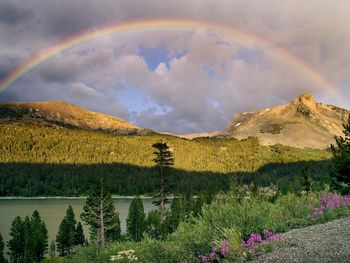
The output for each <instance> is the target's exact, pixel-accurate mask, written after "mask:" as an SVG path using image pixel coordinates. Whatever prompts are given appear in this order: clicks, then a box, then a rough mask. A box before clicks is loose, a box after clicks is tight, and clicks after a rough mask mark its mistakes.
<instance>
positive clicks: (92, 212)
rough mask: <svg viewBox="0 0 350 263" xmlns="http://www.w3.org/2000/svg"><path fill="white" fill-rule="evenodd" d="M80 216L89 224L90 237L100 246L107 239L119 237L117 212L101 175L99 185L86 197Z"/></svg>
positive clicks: (104, 243) (103, 244)
mask: <svg viewBox="0 0 350 263" xmlns="http://www.w3.org/2000/svg"><path fill="white" fill-rule="evenodd" d="M80 217H81V219H82V220H83V222H84V223H85V224H86V225H89V226H90V237H91V239H92V240H96V241H97V243H98V244H99V246H100V247H104V246H105V245H106V242H107V241H112V240H118V239H119V238H120V234H121V233H120V232H121V231H120V220H119V213H118V212H117V211H115V207H114V205H113V200H112V196H111V194H109V193H107V192H106V190H105V185H104V181H103V177H101V178H100V185H99V187H98V188H97V189H95V192H94V193H93V194H92V195H90V196H89V197H88V198H87V199H86V203H85V205H84V208H83V213H82V214H81V215H80Z"/></svg>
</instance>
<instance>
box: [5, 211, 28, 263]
mask: <svg viewBox="0 0 350 263" xmlns="http://www.w3.org/2000/svg"><path fill="white" fill-rule="evenodd" d="M10 237H11V239H10V240H9V241H8V242H7V247H8V249H9V252H8V255H9V256H10V261H11V262H23V260H24V245H25V240H24V224H23V220H22V218H21V217H19V216H17V217H16V218H15V219H14V220H13V221H12V224H11V228H10Z"/></svg>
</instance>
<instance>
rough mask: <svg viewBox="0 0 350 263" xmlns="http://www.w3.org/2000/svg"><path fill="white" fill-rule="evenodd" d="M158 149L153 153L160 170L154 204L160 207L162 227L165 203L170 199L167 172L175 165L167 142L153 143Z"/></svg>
mask: <svg viewBox="0 0 350 263" xmlns="http://www.w3.org/2000/svg"><path fill="white" fill-rule="evenodd" d="M152 147H153V148H155V149H156V151H155V152H153V154H154V155H155V156H156V157H155V158H154V159H153V161H154V162H155V163H156V167H157V168H158V172H159V181H160V182H159V193H158V194H157V195H156V196H155V199H156V201H155V202H154V204H155V205H156V206H158V207H159V224H160V226H159V227H160V228H162V224H163V222H164V216H165V204H166V203H168V202H169V200H168V194H169V193H168V184H169V182H168V178H167V176H166V175H167V174H168V172H169V168H170V167H172V166H173V165H174V158H173V153H172V152H171V151H170V149H169V146H168V145H167V144H166V143H162V142H158V143H155V144H153V145H152Z"/></svg>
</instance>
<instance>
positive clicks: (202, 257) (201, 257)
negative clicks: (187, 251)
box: [198, 255, 210, 263]
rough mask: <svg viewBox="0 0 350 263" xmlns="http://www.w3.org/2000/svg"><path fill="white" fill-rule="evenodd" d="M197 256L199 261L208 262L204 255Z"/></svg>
mask: <svg viewBox="0 0 350 263" xmlns="http://www.w3.org/2000/svg"><path fill="white" fill-rule="evenodd" d="M198 258H199V261H200V262H201V263H207V262H210V261H209V259H208V257H206V256H203V255H200V256H199V257H198Z"/></svg>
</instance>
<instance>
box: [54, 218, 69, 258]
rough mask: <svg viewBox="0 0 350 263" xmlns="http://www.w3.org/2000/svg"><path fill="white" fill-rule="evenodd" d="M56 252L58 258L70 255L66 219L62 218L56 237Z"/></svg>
mask: <svg viewBox="0 0 350 263" xmlns="http://www.w3.org/2000/svg"><path fill="white" fill-rule="evenodd" d="M56 244H57V252H58V254H59V255H60V256H65V255H67V254H69V253H70V235H69V225H68V224H67V219H66V218H63V220H62V221H61V224H60V226H59V227H58V233H57V236H56Z"/></svg>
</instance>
